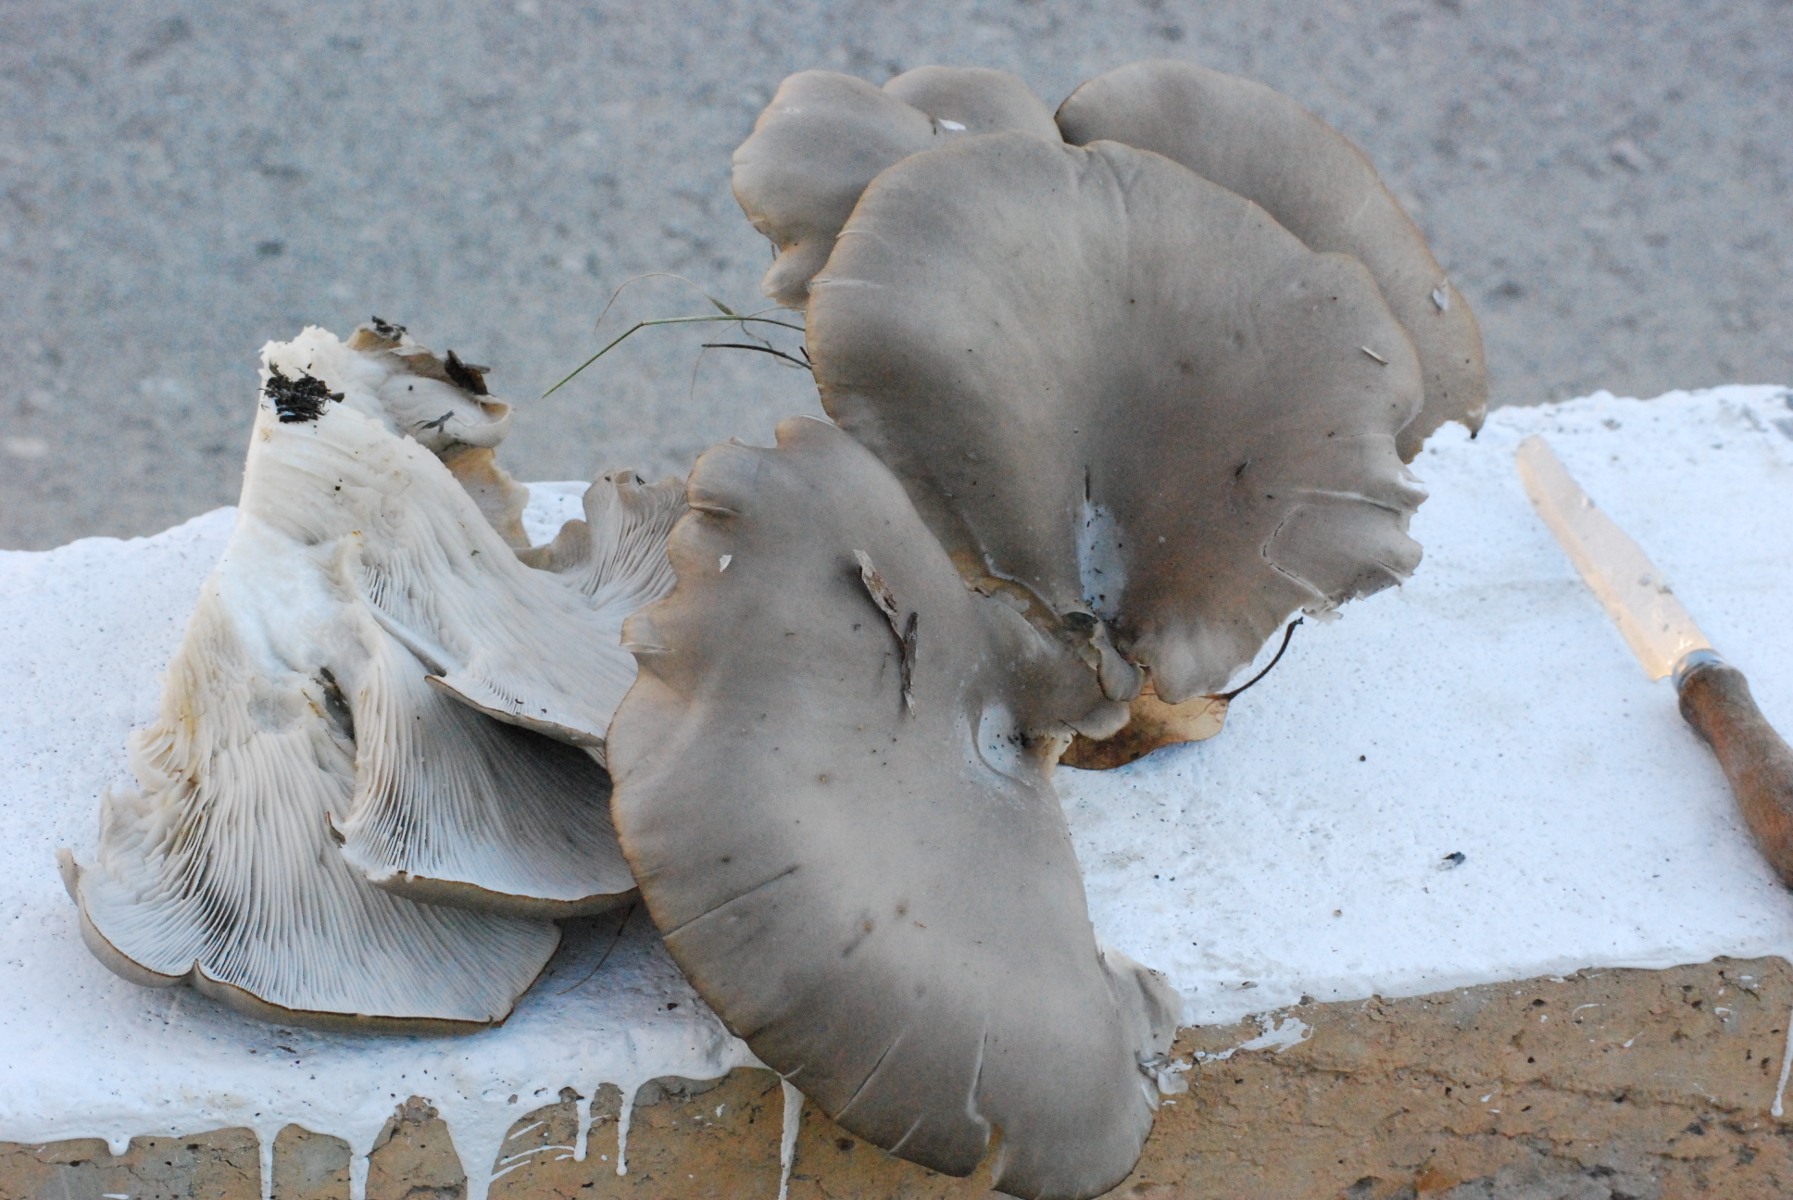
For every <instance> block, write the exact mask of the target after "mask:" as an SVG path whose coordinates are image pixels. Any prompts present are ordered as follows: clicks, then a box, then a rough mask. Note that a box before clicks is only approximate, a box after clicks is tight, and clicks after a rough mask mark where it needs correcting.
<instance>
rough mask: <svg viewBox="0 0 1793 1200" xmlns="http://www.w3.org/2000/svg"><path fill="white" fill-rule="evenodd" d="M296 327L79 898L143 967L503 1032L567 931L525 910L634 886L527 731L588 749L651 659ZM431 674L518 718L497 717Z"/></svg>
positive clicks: (99, 931)
mask: <svg viewBox="0 0 1793 1200" xmlns="http://www.w3.org/2000/svg"><path fill="white" fill-rule="evenodd" d="M306 340H307V341H308V342H309V343H310V344H309V345H307V346H300V345H297V344H296V343H289V344H286V345H272V346H270V347H268V349H267V351H266V353H265V358H266V361H267V362H268V363H269V369H268V370H267V371H265V372H264V379H265V381H266V387H265V389H264V402H263V404H262V407H261V411H260V412H259V414H258V416H257V420H256V423H255V427H254V430H253V433H252V435H251V445H250V453H249V457H248V461H247V463H246V464H245V470H244V486H243V495H242V500H241V505H240V508H239V512H238V518H237V525H236V528H235V530H234V531H233V533H232V537H231V541H230V543H229V545H228V547H227V549H226V552H225V554H224V556H223V558H222V559H221V561H220V563H219V566H218V568H217V569H216V570H215V572H214V573H213V575H212V577H211V579H210V580H209V581H208V582H207V585H206V588H205V591H204V593H203V594H202V596H201V600H200V604H199V607H198V609H197V611H196V612H195V614H194V617H193V620H192V623H191V625H190V628H189V630H188V634H187V638H186V640H185V642H184V644H183V646H182V649H181V651H180V652H179V654H178V655H177V657H176V659H175V661H174V663H173V664H172V665H171V668H170V673H169V682H168V685H167V691H166V693H165V695H164V697H163V705H162V713H161V717H160V719H159V720H158V722H157V723H156V724H155V725H154V726H153V727H152V728H151V729H149V730H147V731H145V732H144V733H142V734H140V735H139V737H138V739H137V745H136V751H135V757H134V764H133V765H134V770H135V771H136V773H137V775H138V779H139V783H140V785H141V788H142V791H141V792H140V793H132V794H127V795H120V796H115V797H112V798H111V799H110V800H109V801H108V803H107V805H106V812H105V816H104V819H103V821H102V833H101V843H100V855H99V861H98V863H97V865H96V866H95V867H94V868H91V869H88V870H85V871H82V870H79V869H77V868H74V867H73V864H72V863H71V864H70V868H69V880H70V884H71V890H72V891H73V892H74V894H75V896H76V899H77V900H78V901H79V902H80V903H81V905H82V908H83V912H84V916H85V919H86V925H87V929H88V938H89V942H90V944H91V945H93V946H94V948H95V950H96V953H99V955H100V957H101V958H102V959H103V960H105V961H106V962H107V963H108V964H109V965H111V966H113V967H114V968H115V969H117V970H119V971H120V973H121V974H125V975H126V976H127V977H129V978H135V979H138V980H139V981H140V982H159V983H170V982H175V981H178V980H179V979H182V978H185V979H189V980H191V981H192V982H193V983H194V984H195V986H198V987H200V988H201V989H202V990H206V991H208V992H210V993H212V994H221V995H222V996H223V997H224V998H225V999H227V1000H228V1001H230V1002H231V1003H234V1004H236V1005H237V1006H239V1007H243V1008H247V1009H250V1010H251V1011H257V1012H264V1013H265V1012H269V1011H277V1012H279V1013H281V1014H282V1016H283V1019H292V1020H301V1021H311V1022H313V1023H324V1024H329V1023H333V1022H334V1023H349V1024H354V1023H357V1022H358V1021H364V1020H365V1019H375V1020H376V1021H378V1020H385V1021H388V1022H392V1021H397V1022H399V1023H400V1024H404V1025H406V1026H407V1027H412V1026H416V1025H418V1024H419V1023H421V1024H422V1025H423V1026H426V1027H427V1026H430V1025H431V1024H432V1023H443V1022H446V1023H449V1024H450V1025H453V1024H457V1023H459V1024H466V1023H474V1024H478V1023H489V1022H491V1021H495V1020H501V1019H503V1017H504V1015H505V1014H506V1013H507V1012H508V1011H509V1009H510V1006H511V1003H512V1002H513V1001H514V999H515V997H516V996H517V995H518V994H519V993H520V992H521V991H522V990H523V989H524V988H526V987H527V986H528V984H529V983H530V981H531V980H532V979H533V978H534V977H535V975H536V974H537V973H538V972H539V971H540V969H541V967H542V966H543V964H544V963H545V962H546V960H547V957H548V955H549V954H550V953H552V951H553V948H554V946H555V944H556V943H557V941H558V933H557V932H556V931H555V929H554V927H553V926H552V925H549V924H546V923H544V922H540V921H531V920H518V919H514V917H515V916H516V915H519V914H526V915H529V916H538V917H539V916H547V915H564V914H569V913H573V912H578V911H588V910H591V909H595V908H599V907H606V906H608V905H610V904H613V903H615V902H617V901H618V900H620V899H621V898H622V897H624V896H626V895H627V894H628V893H629V892H630V891H631V890H632V888H633V880H632V879H631V878H630V876H629V873H628V870H627V867H626V864H624V863H623V861H622V859H621V857H620V854H619V851H618V849H617V846H616V842H615V835H614V832H613V831H612V829H611V825H610V817H609V811H608V798H609V797H608V793H609V787H608V777H607V776H606V774H605V772H604V771H603V770H602V769H601V767H600V766H599V765H598V764H597V763H596V762H594V761H593V758H592V756H591V755H590V754H588V753H587V752H586V751H584V750H580V749H576V748H574V747H572V746H568V745H563V744H561V743H560V742H556V741H553V740H550V739H548V738H545V737H542V736H541V735H540V734H538V733H535V732H531V731H529V730H528V729H526V728H523V727H521V726H526V725H530V724H535V725H537V726H538V727H539V726H541V725H544V724H546V725H549V726H550V727H552V728H555V729H557V730H561V731H567V732H568V740H578V741H581V742H584V743H587V744H593V745H595V744H596V743H597V742H598V741H599V739H600V738H601V735H602V733H603V731H604V729H605V727H606V726H607V724H608V721H609V715H610V710H611V708H612V707H614V704H615V703H616V700H617V699H618V698H620V696H621V694H622V692H623V691H624V690H626V688H627V686H628V682H629V680H630V679H631V678H632V677H633V674H634V669H633V663H632V661H631V660H630V658H629V656H628V655H627V653H626V652H625V651H623V650H622V649H621V647H620V646H619V645H617V641H616V636H615V632H614V626H615V625H616V624H618V623H619V622H620V618H618V620H617V621H612V622H609V624H608V626H606V624H605V623H604V622H602V621H600V620H599V619H598V618H597V616H596V615H595V614H594V613H593V611H592V610H591V609H590V608H589V607H588V606H587V604H586V603H585V602H584V601H583V600H582V599H581V598H580V597H579V596H578V595H577V594H576V593H575V592H574V590H573V589H570V588H568V587H566V586H564V585H563V584H562V583H561V582H560V581H559V580H558V579H556V578H555V577H554V576H552V575H549V574H545V573H543V572H539V571H534V570H532V569H530V568H529V567H526V566H524V565H523V564H522V563H521V562H519V561H518V560H517V559H516V557H515V555H514V554H513V553H512V551H511V549H510V547H509V546H507V545H506V544H505V542H504V541H503V540H502V539H501V538H500V537H499V535H498V534H497V533H496V532H495V531H494V530H493V529H492V527H491V526H490V525H489V524H488V523H487V521H486V520H485V518H484V517H483V516H482V515H481V513H480V511H479V509H478V508H477V506H476V505H475V502H474V501H473V499H472V498H471V497H470V496H469V495H468V494H467V492H466V491H464V490H463V489H462V487H461V486H460V485H459V484H457V482H456V480H455V478H454V476H453V475H452V474H451V473H450V471H449V469H448V468H447V467H446V466H445V465H444V464H443V463H442V462H441V461H439V460H438V459H437V458H436V457H435V456H434V455H433V454H431V453H430V452H429V451H428V450H426V449H425V448H424V447H422V446H421V445H419V444H418V443H417V442H416V441H415V439H413V438H411V437H409V436H402V437H401V436H398V435H397V434H396V433H395V432H394V431H393V430H392V428H390V426H389V424H388V421H389V418H388V417H387V416H386V414H385V412H384V408H383V406H382V405H381V403H380V401H379V399H378V397H377V396H376V395H375V394H373V392H372V390H371V388H370V387H369V386H368V384H369V381H370V380H372V381H376V382H377V381H378V379H379V378H380V375H379V373H378V370H377V368H378V364H377V363H376V364H373V367H372V368H370V367H369V365H368V363H367V362H366V361H365V360H366V357H367V356H366V355H363V354H361V353H359V352H355V351H349V350H347V349H346V348H345V347H342V346H341V344H340V343H338V342H336V341H335V339H334V338H331V337H329V335H328V334H325V333H323V331H308V333H307V339H306ZM306 368H311V369H312V370H313V371H329V372H330V376H331V377H325V376H322V375H319V374H308V373H306ZM395 631H397V632H398V633H402V634H403V637H399V636H395ZM418 648H422V649H424V650H425V655H424V657H423V658H420V657H419V656H418V655H417V654H416V653H415V652H414V651H415V650H416V649H418ZM430 671H451V672H454V673H455V675H456V676H457V677H458V678H459V679H460V680H461V681H462V686H463V687H464V688H466V687H478V688H480V689H483V693H482V694H488V695H492V696H497V697H500V698H501V699H502V701H503V702H504V703H506V704H510V705H513V706H515V707H516V708H518V709H522V708H524V707H525V706H526V707H527V708H528V711H529V716H528V717H524V716H522V715H520V714H519V713H518V712H515V711H512V712H507V713H506V714H505V716H506V717H507V720H508V721H509V722H510V724H509V725H500V724H498V723H496V722H493V721H490V720H488V719H487V718H486V717H483V716H481V715H479V714H478V713H477V712H475V711H474V710H472V709H471V708H468V707H466V706H464V705H461V704H456V703H453V702H452V701H451V699H450V695H449V692H448V691H447V690H446V689H444V688H441V687H436V688H432V687H431V686H429V682H428V681H426V679H427V675H428V672H430ZM333 824H334V828H333V827H332V826H333ZM333 837H334V839H335V840H336V841H338V842H340V843H341V851H340V853H338V852H337V850H336V849H335V848H334V846H333V844H332V839H333ZM370 879H371V880H373V881H374V882H377V883H378V884H380V885H381V886H380V887H378V888H376V887H374V886H373V885H372V884H370V882H369V880H370ZM382 888H384V889H386V890H381V889H382ZM392 892H399V893H407V892H408V893H410V897H411V898H405V897H403V896H400V895H393V894H391V893H392ZM416 899H425V900H438V901H446V902H449V903H452V904H456V905H466V906H473V907H482V908H486V909H497V910H500V911H501V912H503V913H505V914H509V915H494V914H493V913H490V912H486V913H475V912H463V911H459V910H457V909H455V908H442V907H436V906H434V905H429V904H419V903H416V902H414V901H415V900H416Z"/></svg>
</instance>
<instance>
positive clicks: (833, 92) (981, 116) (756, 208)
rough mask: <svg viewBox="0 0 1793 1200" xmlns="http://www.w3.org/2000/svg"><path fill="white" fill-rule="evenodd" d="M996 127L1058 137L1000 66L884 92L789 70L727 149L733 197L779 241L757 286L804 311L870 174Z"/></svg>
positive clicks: (931, 74) (924, 72)
mask: <svg viewBox="0 0 1793 1200" xmlns="http://www.w3.org/2000/svg"><path fill="white" fill-rule="evenodd" d="M1003 129H1014V130H1019V131H1021V132H1024V133H1031V134H1033V135H1035V136H1036V137H1042V138H1046V139H1049V140H1051V141H1054V142H1056V141H1058V140H1059V135H1058V128H1057V126H1055V125H1054V124H1053V123H1052V113H1051V110H1049V109H1048V108H1047V107H1046V106H1045V104H1044V103H1043V102H1041V100H1040V99H1039V97H1037V96H1035V95H1034V94H1033V92H1032V91H1030V90H1029V89H1028V87H1027V85H1026V84H1025V83H1023V82H1021V80H1019V79H1017V78H1016V77H1015V76H1013V75H1010V74H1009V73H1008V72H1006V71H993V70H989V69H986V68H974V67H921V68H918V69H916V70H913V71H908V72H905V73H904V74H901V75H898V76H897V77H896V78H894V79H892V80H891V81H890V82H889V83H886V84H885V85H884V86H883V88H878V87H876V86H874V85H873V84H870V83H867V82H866V81H865V80H863V79H859V78H857V77H855V76H852V75H842V74H839V73H837V72H834V71H803V72H800V73H798V74H796V75H792V76H790V77H789V78H787V79H786V80H785V81H784V82H783V83H781V84H780V85H779V87H778V93H777V94H776V95H775V96H773V97H772V103H771V104H769V105H767V106H766V110H765V111H764V112H763V113H761V114H760V118H759V120H758V122H756V123H755V125H754V127H753V136H752V137H750V138H748V139H747V141H746V142H744V143H743V144H742V145H741V148H740V149H738V150H736V151H735V167H734V189H735V198H736V199H737V200H739V201H740V203H741V208H742V209H743V210H744V211H745V212H746V214H747V219H748V220H749V221H751V222H753V227H754V228H755V229H757V230H759V231H760V232H761V233H763V234H765V235H766V236H767V237H768V238H770V239H771V240H772V244H773V245H775V246H776V247H778V257H777V259H776V260H774V262H773V263H772V267H771V269H770V270H769V271H767V272H766V277H765V279H764V281H763V282H762V283H761V285H760V286H761V290H762V291H764V292H765V294H766V295H767V296H770V297H771V298H772V299H774V300H776V301H778V302H779V303H780V304H783V305H787V306H789V307H791V308H802V307H803V305H804V303H805V301H806V300H807V298H808V288H809V281H810V277H811V276H813V275H814V274H815V273H816V272H817V271H818V270H819V269H821V266H822V264H823V263H824V262H826V261H827V260H828V254H829V252H830V251H831V250H832V249H833V248H834V239H835V236H836V235H837V234H838V233H839V232H840V230H841V227H842V226H843V225H845V224H846V221H847V216H848V214H850V213H851V212H852V211H853V205H854V204H856V203H858V200H859V195H860V193H861V192H863V191H864V190H865V186H866V184H868V183H870V182H871V181H872V178H873V177H874V176H875V175H877V174H878V172H880V171H882V170H883V169H884V168H885V167H888V166H890V165H891V164H892V163H894V162H897V161H899V160H900V159H903V158H906V157H907V156H909V155H911V154H914V153H916V152H917V151H920V150H926V149H929V148H930V147H932V146H936V145H940V144H943V143H944V142H946V141H950V140H952V139H953V138H954V137H955V136H956V135H960V134H965V133H993V132H996V131H997V130H1003Z"/></svg>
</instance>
